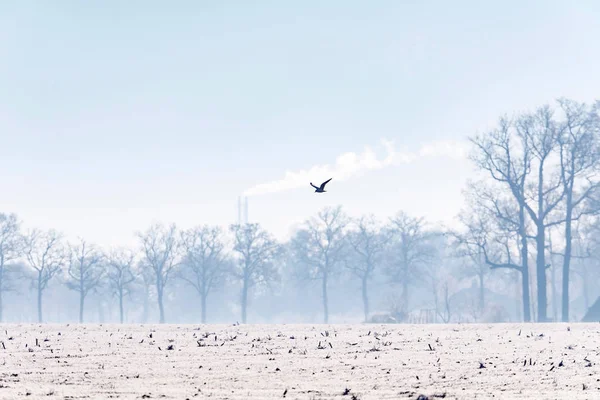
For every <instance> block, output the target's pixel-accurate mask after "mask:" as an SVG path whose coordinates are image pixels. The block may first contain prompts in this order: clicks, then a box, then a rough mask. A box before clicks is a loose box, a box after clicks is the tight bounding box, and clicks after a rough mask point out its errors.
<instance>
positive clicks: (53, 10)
mask: <svg viewBox="0 0 600 400" xmlns="http://www.w3.org/2000/svg"><path fill="white" fill-rule="evenodd" d="M599 15H600V6H599V5H598V4H597V2H594V1H591V0H584V1H578V2H576V3H565V2H556V1H551V2H548V1H543V0H536V1H530V2H527V3H526V4H523V3H522V2H518V1H515V0H513V1H509V2H503V3H502V4H497V5H492V4H487V3H486V4H484V3H480V2H476V1H459V2H453V3H447V2H442V1H438V2H434V3H427V4H425V3H419V2H412V3H411V2H397V1H388V0H386V1H380V2H377V3H376V4H371V3H364V2H360V1H339V0H336V1H330V2H327V3H326V4H325V3H323V2H318V1H306V2H301V3H299V4H290V3H287V2H281V3H280V2H270V1H263V2H252V3H248V2H244V1H229V2H218V3H217V2H213V3H210V4H208V3H198V2H195V1H179V2H176V3H175V4H173V3H169V4H167V3H164V2H157V1H143V2H141V1H128V2H120V1H105V2H103V3H102V5H94V6H90V5H87V4H86V5H83V4H77V3H76V2H71V1H55V2H52V3H48V2H44V1H39V0H38V1H35V0H29V1H18V2H4V3H3V4H1V5H0V57H1V58H2V62H1V63H0V87H1V88H2V90H0V139H1V143H2V148H3V149H5V151H3V153H2V157H0V179H1V182H2V188H3V189H2V193H3V195H2V197H1V198H0V209H2V210H3V211H4V212H15V213H17V214H19V215H20V216H21V217H22V219H23V221H24V223H25V224H26V225H27V226H32V227H33V226H36V227H41V228H55V229H58V230H59V231H61V232H64V233H65V234H66V235H68V236H69V237H71V238H75V237H77V236H82V237H85V238H87V239H88V240H90V241H93V242H94V243H98V244H99V245H103V246H109V245H120V244H131V243H132V242H133V241H134V238H132V236H133V232H134V231H136V230H141V229H144V228H145V227H146V226H147V225H148V224H149V223H150V222H151V221H165V222H175V223H177V224H180V225H182V226H192V225H194V224H197V223H209V224H222V225H228V224H230V223H234V222H236V216H237V211H236V204H237V203H236V202H237V196H239V195H241V194H242V193H244V192H245V191H249V193H251V194H255V193H258V192H267V191H268V192H271V193H269V194H268V195H263V196H260V197H255V198H254V197H253V198H252V199H250V202H249V216H250V219H251V221H253V222H260V223H261V224H263V225H264V226H265V227H266V228H267V229H268V230H270V231H272V232H273V233H274V234H276V235H277V237H280V238H282V237H285V236H289V234H290V228H291V227H292V226H293V224H294V223H296V222H300V221H302V220H304V219H305V218H306V217H307V216H309V215H313V214H315V213H316V212H317V211H318V210H319V209H320V208H321V207H322V206H324V205H337V204H344V205H345V206H346V208H347V209H348V210H350V211H352V213H353V214H356V215H358V214H362V213H371V212H373V213H377V214H379V215H381V216H388V215H391V214H394V213H395V212H396V211H397V210H398V209H402V210H405V211H406V212H408V213H410V214H411V215H419V216H425V217H427V218H428V219H430V220H431V221H433V222H437V221H445V222H449V221H450V220H451V219H452V218H453V217H454V215H455V214H456V213H457V212H458V211H459V209H460V207H461V205H462V203H463V199H462V198H461V193H460V191H461V189H462V188H463V187H464V184H465V181H466V178H467V177H469V176H470V175H471V171H472V166H471V165H470V164H469V163H468V161H466V160H465V159H464V157H456V156H457V155H458V154H464V153H459V152H457V153H454V155H455V156H453V157H447V155H446V154H441V155H435V156H434V155H431V156H429V157H423V158H416V159H414V160H413V162H410V163H404V162H393V163H390V164H385V165H387V166H388V167H387V168H368V167H367V166H366V164H365V163H368V162H370V161H363V163H362V164H361V161H360V160H361V155H363V154H364V152H365V151H366V150H365V149H367V148H369V147H370V148H372V149H373V151H374V152H377V156H370V155H368V156H367V157H368V158H367V159H366V160H370V159H371V158H373V159H374V158H377V159H378V160H379V161H380V162H384V161H383V160H385V159H386V157H387V156H388V153H387V152H386V148H385V146H383V145H381V141H382V140H388V141H390V142H393V143H394V146H395V147H394V149H395V151H397V152H400V153H401V154H400V155H399V157H398V159H402V158H404V157H402V154H406V153H410V154H419V152H421V151H422V149H423V148H424V147H426V146H429V145H432V146H434V147H435V146H438V145H440V144H441V145H442V146H444V144H445V143H458V144H460V145H461V146H462V144H463V143H464V142H465V140H466V138H467V136H469V135H473V134H475V133H477V132H481V131H485V130H488V129H490V128H492V127H493V126H494V124H495V123H496V121H497V118H498V117H499V116H500V115H502V114H504V113H508V114H511V113H514V112H520V111H526V110H532V109H534V108H535V107H537V106H539V105H541V104H544V103H547V102H551V101H553V100H554V99H555V98H557V97H559V96H566V97H569V98H572V99H575V100H578V101H585V102H591V101H593V100H594V99H595V98H596V97H597V95H598V93H597V85H594V84H593V83H592V81H590V79H592V80H593V77H595V76H597V69H598V68H597V67H598V65H599V64H600V55H599V52H598V51H597V50H598V47H597V46H598V44H597V41H595V40H593V39H592V38H595V37H600V27H599V26H598V24H597V23H596V21H597V20H598V17H599ZM461 148H462V147H461ZM350 154H355V155H350ZM409 158H411V159H412V157H410V156H409ZM398 159H397V160H396V161H398ZM326 165H329V167H328V168H327V167H322V166H326ZM358 165H362V166H361V167H358ZM370 165H372V164H370ZM288 171H289V174H288V175H286V174H287V173H288ZM302 171H312V172H313V173H312V174H310V175H311V176H310V178H309V175H308V174H307V173H306V174H305V173H303V172H302ZM330 172H333V173H335V174H336V175H337V174H339V175H338V176H336V180H335V181H334V182H333V185H332V187H331V189H332V191H331V192H330V193H329V195H328V196H327V197H318V198H317V197H314V196H312V194H313V193H312V192H311V191H310V190H308V189H310V187H309V186H308V181H306V182H302V180H307V178H309V179H310V180H314V181H318V180H321V181H323V180H325V179H328V178H329V177H330V176H328V175H329V174H330ZM273 182H278V183H277V184H273ZM301 182H302V183H303V185H301ZM274 185H275V186H274ZM275 187H277V191H278V192H277V193H273V190H275V189H274V188H275ZM281 188H289V190H287V191H279V189H281ZM374 194H375V195H374ZM442 194H443V199H444V202H443V204H440V202H439V197H440V195H442Z"/></svg>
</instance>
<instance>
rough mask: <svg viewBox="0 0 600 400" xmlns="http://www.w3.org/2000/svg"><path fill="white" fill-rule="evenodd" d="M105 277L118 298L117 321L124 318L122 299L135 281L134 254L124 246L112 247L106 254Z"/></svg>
mask: <svg viewBox="0 0 600 400" xmlns="http://www.w3.org/2000/svg"><path fill="white" fill-rule="evenodd" d="M107 264H108V265H107V274H106V275H107V278H108V284H109V287H110V290H111V291H112V294H113V296H116V297H117V299H118V300H119V321H120V322H121V323H123V320H124V304H123V303H124V299H125V296H126V295H129V294H130V293H131V289H132V285H133V283H134V282H135V281H136V276H137V273H136V271H135V269H134V268H135V267H134V265H135V254H134V253H133V251H131V250H129V249H125V248H119V249H114V250H113V251H112V252H111V253H110V254H109V256H108V263H107Z"/></svg>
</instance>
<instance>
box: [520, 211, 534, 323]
mask: <svg viewBox="0 0 600 400" xmlns="http://www.w3.org/2000/svg"><path fill="white" fill-rule="evenodd" d="M519 235H520V236H521V285H522V286H521V292H522V293H521V294H522V298H523V301H522V303H523V321H525V322H531V303H530V299H529V249H528V243H527V231H526V229H525V205H524V204H523V203H521V205H520V206H519Z"/></svg>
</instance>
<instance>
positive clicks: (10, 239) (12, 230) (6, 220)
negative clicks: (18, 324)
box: [0, 213, 22, 322]
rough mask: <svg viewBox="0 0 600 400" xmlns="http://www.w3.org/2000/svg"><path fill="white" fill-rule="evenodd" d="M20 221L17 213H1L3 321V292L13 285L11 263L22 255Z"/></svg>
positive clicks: (0, 316)
mask: <svg viewBox="0 0 600 400" xmlns="http://www.w3.org/2000/svg"><path fill="white" fill-rule="evenodd" d="M19 229H20V222H19V220H18V218H17V216H16V214H4V213H0V322H2V318H3V316H2V310H3V304H2V294H3V293H4V292H7V291H10V290H11V289H12V287H11V286H10V282H9V280H8V278H9V276H8V272H9V271H8V267H9V266H10V263H11V262H12V261H14V260H15V259H17V258H18V257H20V256H21V252H22V246H21V241H20V240H19V239H20V236H19Z"/></svg>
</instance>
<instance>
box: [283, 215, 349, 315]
mask: <svg viewBox="0 0 600 400" xmlns="http://www.w3.org/2000/svg"><path fill="white" fill-rule="evenodd" d="M347 224H348V218H347V217H346V215H345V214H344V213H343V211H342V208H341V207H340V206H338V207H334V208H332V207H326V208H324V209H323V210H322V211H320V212H319V213H318V214H317V216H316V217H313V218H310V219H309V220H307V221H306V222H305V227H304V228H303V229H301V230H299V231H298V232H296V235H295V236H294V237H293V238H292V242H291V247H292V249H293V253H294V257H295V258H296V259H297V261H298V262H299V265H300V266H301V267H303V270H302V271H303V274H304V275H303V276H304V278H306V279H310V280H320V281H321V293H322V300H323V320H324V322H325V323H328V322H329V301H328V296H327V294H328V293H327V287H328V283H329V279H330V278H332V277H333V276H335V274H337V273H338V272H339V269H340V267H341V266H343V263H344V258H345V256H346V254H345V251H346V247H347V243H346V237H345V232H344V229H345V228H346V226H347Z"/></svg>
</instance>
